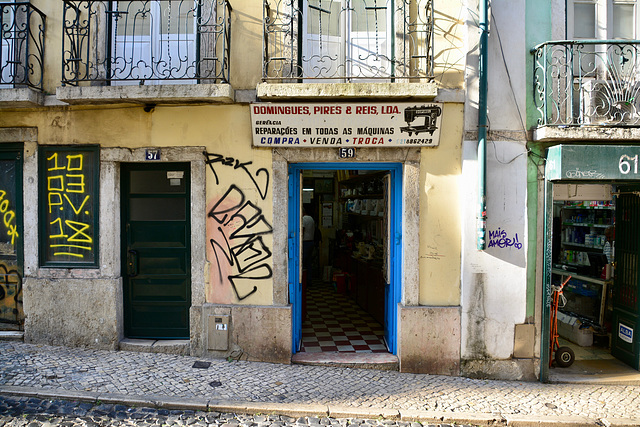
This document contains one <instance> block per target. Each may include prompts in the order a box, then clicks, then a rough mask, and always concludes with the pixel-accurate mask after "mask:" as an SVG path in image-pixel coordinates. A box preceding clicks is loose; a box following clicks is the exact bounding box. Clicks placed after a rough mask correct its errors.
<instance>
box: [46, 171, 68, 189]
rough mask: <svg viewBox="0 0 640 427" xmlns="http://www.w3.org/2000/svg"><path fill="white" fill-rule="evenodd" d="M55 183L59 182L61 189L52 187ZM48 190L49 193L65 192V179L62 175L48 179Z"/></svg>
mask: <svg viewBox="0 0 640 427" xmlns="http://www.w3.org/2000/svg"><path fill="white" fill-rule="evenodd" d="M54 181H59V182H58V185H59V187H52V183H53V182H54ZM47 190H49V191H64V177H63V176H62V175H58V176H50V177H47Z"/></svg>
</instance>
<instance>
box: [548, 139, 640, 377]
mask: <svg viewBox="0 0 640 427" xmlns="http://www.w3.org/2000/svg"><path fill="white" fill-rule="evenodd" d="M639 163H640V146H636V145H573V144H572V145H568V144H563V145H556V146H553V147H551V148H549V149H548V152H547V161H546V168H545V181H544V191H545V193H544V197H545V203H544V212H545V213H544V215H545V216H544V218H545V220H544V239H543V245H544V256H543V259H544V269H543V275H544V276H543V280H542V282H543V287H542V321H541V328H542V330H541V334H540V336H541V347H540V348H541V352H540V354H541V357H540V358H541V368H540V379H541V380H542V381H548V380H549V370H550V367H552V366H553V367H554V368H555V366H562V360H557V354H556V353H558V352H555V351H553V350H555V349H557V346H556V347H555V348H554V347H553V346H552V345H551V340H552V338H553V337H554V336H555V335H556V333H555V332H554V331H555V330H553V329H552V326H555V325H556V322H557V325H558V326H557V331H558V333H559V336H560V339H561V340H564V339H566V340H567V341H565V342H567V343H568V344H569V345H570V346H571V347H574V348H576V349H580V350H582V349H583V348H592V347H593V348H594V349H595V350H594V351H596V352H598V351H600V352H609V353H610V356H608V357H610V358H615V359H617V360H620V361H622V362H624V363H625V364H627V365H629V366H631V367H632V368H633V369H636V370H639V368H640V348H639V347H640V346H639V338H638V335H639V334H640V302H639V301H638V288H639V286H640V275H639V274H638V271H639V264H640V165H639ZM569 276H571V278H570V279H569ZM561 283H565V287H564V288H563V290H562V297H561V303H560V309H559V310H558V311H556V310H554V305H553V297H554V290H557V289H558V288H557V286H558V285H559V284H561ZM556 313H557V317H556ZM552 319H553V320H552ZM552 323H553V324H554V325H552ZM572 353H573V352H572Z"/></svg>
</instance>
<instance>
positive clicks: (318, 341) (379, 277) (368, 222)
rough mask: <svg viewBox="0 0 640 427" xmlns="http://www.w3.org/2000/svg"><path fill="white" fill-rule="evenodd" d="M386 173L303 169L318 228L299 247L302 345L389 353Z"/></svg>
mask: <svg viewBox="0 0 640 427" xmlns="http://www.w3.org/2000/svg"><path fill="white" fill-rule="evenodd" d="M387 175H388V173H387V172H385V171H347V170H336V171H334V170H330V171H327V170H307V171H303V174H302V176H303V177H302V180H303V181H302V187H303V192H302V204H303V208H304V214H305V215H309V216H311V218H313V222H314V227H315V231H314V233H313V234H314V239H313V248H312V249H305V246H304V244H303V252H305V251H309V252H307V253H303V254H302V264H303V288H302V289H303V295H302V300H303V306H302V343H301V348H300V352H304V353H329V352H331V353H341V354H342V353H388V350H387V345H386V343H385V339H384V329H383V325H384V315H385V284H386V283H387V278H386V277H387V273H386V259H387V253H388V250H387V246H388V241H389V239H388V236H387V234H388V225H387V224H388V218H389V213H388V203H387V197H388V190H387V188H388V178H387ZM302 224H305V218H304V217H303V219H302ZM303 234H304V231H303ZM308 236H309V237H308V238H305V239H309V238H310V235H308ZM309 245H310V244H309ZM308 247H309V246H307V248H308ZM307 257H309V258H307Z"/></svg>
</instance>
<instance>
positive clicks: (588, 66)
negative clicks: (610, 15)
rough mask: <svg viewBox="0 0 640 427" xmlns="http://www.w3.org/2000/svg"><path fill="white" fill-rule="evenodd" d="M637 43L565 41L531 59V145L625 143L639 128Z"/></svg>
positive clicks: (544, 46) (537, 49)
mask: <svg viewBox="0 0 640 427" xmlns="http://www.w3.org/2000/svg"><path fill="white" fill-rule="evenodd" d="M639 47H640V41H638V40H579V41H576V40H564V41H555V42H547V43H543V44H541V45H539V46H536V47H535V48H534V49H532V51H531V53H532V54H533V55H534V73H533V78H534V82H533V83H534V102H535V106H536V109H537V111H538V127H537V129H536V130H535V131H534V139H536V140H561V139H595V140H611V139H628V138H629V137H631V136H632V134H635V133H636V131H635V130H634V128H636V127H638V126H639V125H640V75H639V73H640V67H639V66H640V56H639Z"/></svg>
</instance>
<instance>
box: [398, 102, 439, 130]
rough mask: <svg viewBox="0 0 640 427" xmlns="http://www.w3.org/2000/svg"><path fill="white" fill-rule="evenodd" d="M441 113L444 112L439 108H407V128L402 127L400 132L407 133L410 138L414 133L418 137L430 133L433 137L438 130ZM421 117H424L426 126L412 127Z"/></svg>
mask: <svg viewBox="0 0 640 427" xmlns="http://www.w3.org/2000/svg"><path fill="white" fill-rule="evenodd" d="M441 113H442V110H441V109H440V107H437V106H432V107H427V106H426V105H423V106H422V107H418V106H416V107H407V108H405V109H404V120H405V121H406V122H407V126H403V127H401V128H400V131H401V132H407V133H408V134H409V136H411V135H412V134H413V133H415V134H416V135H418V134H420V133H421V132H429V134H430V135H433V132H435V131H436V129H437V126H436V118H437V117H438V116H439V115H440V114H441ZM419 117H424V124H417V125H412V124H411V123H412V122H413V121H414V120H416V119H417V118H419Z"/></svg>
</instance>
